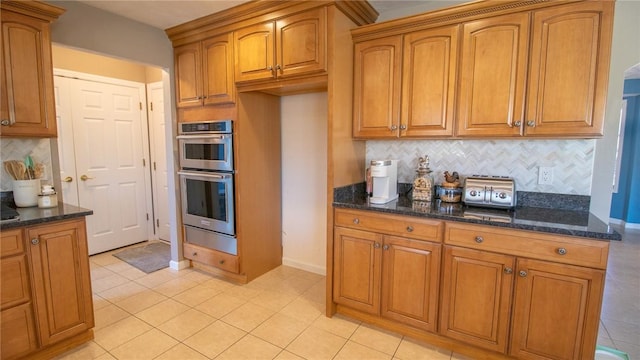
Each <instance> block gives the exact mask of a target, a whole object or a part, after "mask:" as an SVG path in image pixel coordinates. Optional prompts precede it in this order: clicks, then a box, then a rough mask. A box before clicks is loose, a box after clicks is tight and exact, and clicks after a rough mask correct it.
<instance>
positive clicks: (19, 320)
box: [0, 302, 38, 359]
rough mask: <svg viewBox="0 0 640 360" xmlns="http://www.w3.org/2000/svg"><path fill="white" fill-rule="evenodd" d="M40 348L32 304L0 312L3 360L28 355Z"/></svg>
mask: <svg viewBox="0 0 640 360" xmlns="http://www.w3.org/2000/svg"><path fill="white" fill-rule="evenodd" d="M37 347H38V340H37V338H36V328H35V322H34V320H33V309H32V307H31V303H30V302H29V303H25V304H22V305H18V306H14V307H12V308H9V309H7V310H2V312H0V349H1V351H2V358H3V359H15V358H17V357H19V356H23V355H27V354H28V353H30V352H32V351H33V350H35V349H36V348H37Z"/></svg>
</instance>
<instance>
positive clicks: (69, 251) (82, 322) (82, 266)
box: [27, 219, 94, 346]
mask: <svg viewBox="0 0 640 360" xmlns="http://www.w3.org/2000/svg"><path fill="white" fill-rule="evenodd" d="M27 239H29V240H28V243H29V245H28V252H29V255H30V256H29V257H30V259H31V269H30V271H31V273H32V276H33V282H32V283H33V284H34V289H33V292H34V298H35V302H34V303H35V307H36V314H37V322H38V325H39V326H38V328H39V335H40V345H41V346H46V345H48V344H53V343H55V342H58V341H61V340H64V339H67V338H69V337H71V336H73V335H77V334H80V333H82V332H85V331H87V330H89V329H91V328H92V327H93V326H94V319H93V298H92V293H91V277H90V274H89V256H88V250H87V235H86V227H85V222H84V219H82V220H72V221H65V222H60V223H56V224H54V225H42V226H34V227H31V228H28V229H27Z"/></svg>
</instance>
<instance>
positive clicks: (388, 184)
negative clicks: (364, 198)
mask: <svg viewBox="0 0 640 360" xmlns="http://www.w3.org/2000/svg"><path fill="white" fill-rule="evenodd" d="M371 181H372V185H373V186H372V187H373V195H372V196H371V197H370V198H369V202H371V203H372V204H386V203H388V202H391V201H393V200H395V199H397V198H398V160H371Z"/></svg>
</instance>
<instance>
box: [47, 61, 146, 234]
mask: <svg viewBox="0 0 640 360" xmlns="http://www.w3.org/2000/svg"><path fill="white" fill-rule="evenodd" d="M53 76H54V77H55V76H62V77H67V78H71V79H77V80H85V81H93V82H97V83H104V84H110V85H118V86H126V87H132V88H137V89H138V95H139V97H140V104H141V106H142V112H141V114H140V121H142V129H143V131H142V148H143V149H142V152H143V160H144V162H145V165H144V168H145V171H144V188H145V199H146V204H145V207H146V213H147V238H148V240H151V239H154V238H155V231H154V226H153V200H152V196H153V194H152V191H151V165H150V164H151V156H150V153H149V115H148V108H147V90H146V84H145V83H140V82H135V81H129V80H122V79H117V78H110V77H106V76H100V75H94V74H87V73H82V72H78V71H72V70H65V69H57V68H54V69H53ZM52 156H53V154H52ZM55 156H56V158H59V156H58V154H55ZM57 170H58V173H59V170H60V169H57ZM76 175H77V167H76ZM58 176H60V175H59V174H58ZM76 177H77V176H76Z"/></svg>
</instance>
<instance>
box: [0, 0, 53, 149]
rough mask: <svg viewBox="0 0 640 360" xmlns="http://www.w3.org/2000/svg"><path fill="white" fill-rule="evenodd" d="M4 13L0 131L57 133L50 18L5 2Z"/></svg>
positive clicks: (3, 133) (36, 134) (39, 134)
mask: <svg viewBox="0 0 640 360" xmlns="http://www.w3.org/2000/svg"><path fill="white" fill-rule="evenodd" d="M3 5H4V1H3ZM55 9H58V8H55ZM59 10H61V9H59ZM61 13H62V12H61V11H60V14H61ZM1 17H2V31H1V38H2V40H1V41H2V43H1V44H0V47H1V48H2V62H1V64H2V65H1V66H2V71H0V74H1V77H2V78H1V82H2V85H1V89H0V90H1V91H2V94H1V95H0V97H1V98H2V99H1V101H0V117H1V118H0V123H1V124H2V126H0V135H1V136H28V137H55V136H56V135H57V128H56V116H55V103H54V94H53V68H52V62H51V38H50V30H49V21H47V20H43V19H39V18H36V17H32V16H28V15H24V14H21V13H18V12H14V11H10V10H7V9H6V8H5V6H3V7H2V12H1Z"/></svg>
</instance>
